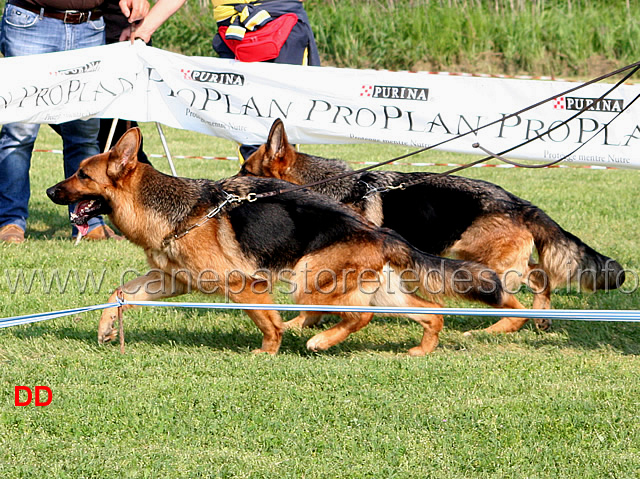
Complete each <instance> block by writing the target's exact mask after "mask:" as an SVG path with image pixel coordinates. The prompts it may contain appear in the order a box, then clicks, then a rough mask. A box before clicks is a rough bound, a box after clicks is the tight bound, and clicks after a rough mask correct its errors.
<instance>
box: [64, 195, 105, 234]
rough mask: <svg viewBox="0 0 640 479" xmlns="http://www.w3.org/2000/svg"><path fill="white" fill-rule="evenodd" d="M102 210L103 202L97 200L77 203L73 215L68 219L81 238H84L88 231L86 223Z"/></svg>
mask: <svg viewBox="0 0 640 479" xmlns="http://www.w3.org/2000/svg"><path fill="white" fill-rule="evenodd" d="M103 208H104V204H103V201H102V200H100V199H97V198H94V199H91V200H82V201H80V202H78V204H77V205H76V207H75V209H74V210H73V213H71V215H70V219H71V222H72V223H73V224H74V225H76V228H78V232H79V233H80V234H81V235H82V236H85V235H86V234H87V232H88V231H89V225H88V224H87V222H88V221H89V220H90V219H91V218H93V217H94V216H97V215H98V214H99V212H100V210H102V209H103Z"/></svg>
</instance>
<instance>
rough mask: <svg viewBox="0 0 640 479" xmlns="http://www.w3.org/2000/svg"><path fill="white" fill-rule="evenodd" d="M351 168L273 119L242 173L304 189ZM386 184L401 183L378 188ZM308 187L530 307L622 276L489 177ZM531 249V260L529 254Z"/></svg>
mask: <svg viewBox="0 0 640 479" xmlns="http://www.w3.org/2000/svg"><path fill="white" fill-rule="evenodd" d="M348 171H351V168H349V166H347V164H346V163H344V162H343V161H339V160H332V159H328V158H321V157H318V156H312V155H307V154H304V153H301V152H298V151H296V149H295V148H293V147H292V146H291V145H290V144H289V142H288V140H287V135H286V132H285V129H284V125H283V123H282V121H281V120H279V119H278V120H276V121H275V122H274V123H273V125H272V126H271V130H270V132H269V137H268V139H267V142H266V143H265V144H264V145H262V146H261V147H260V148H259V149H258V150H257V151H256V152H255V153H254V154H253V155H251V156H250V157H249V158H248V159H247V161H246V162H245V163H244V164H243V165H242V167H241V170H240V173H239V174H240V175H241V176H260V177H274V178H279V179H282V180H285V181H288V182H291V183H294V184H298V185H306V184H311V183H314V182H317V181H319V180H323V179H325V178H329V177H333V176H336V175H340V174H343V173H345V172H348ZM407 184H408V185H410V186H407V187H402V185H407ZM387 187H392V188H396V187H399V188H397V189H391V190H389V191H386V192H380V191H377V190H376V189H377V188H382V189H385V188H387ZM311 188H312V189H313V190H314V191H317V192H319V193H322V194H324V195H327V196H329V197H331V198H333V199H335V200H337V201H340V202H342V203H344V204H346V205H349V206H350V207H351V208H353V209H354V210H355V211H356V212H358V213H359V214H361V215H362V216H364V217H365V218H367V219H368V220H369V221H371V222H372V223H373V224H375V225H378V226H384V227H386V228H390V229H393V230H395V231H396V232H397V233H399V234H400V235H401V236H402V237H404V238H405V239H406V240H407V241H409V243H411V244H412V245H413V246H415V247H416V248H418V249H420V250H422V251H425V252H427V253H430V254H433V255H438V256H450V257H454V258H458V259H464V260H471V261H476V262H479V263H482V264H485V265H487V266H488V267H489V268H491V269H493V270H495V271H496V272H497V273H498V275H499V276H500V277H501V279H502V282H503V285H504V287H505V290H507V291H509V292H511V293H515V292H516V291H517V290H518V289H519V288H520V286H521V285H522V284H526V285H528V286H529V287H530V288H531V290H532V291H533V294H534V297H533V308H536V309H548V308H550V307H551V292H552V290H553V289H555V288H557V287H559V286H569V285H570V284H572V283H577V284H579V285H580V287H581V288H583V289H585V290H587V291H594V290H609V289H615V288H618V287H620V286H621V285H622V283H623V282H624V270H623V269H622V267H621V266H620V264H618V263H617V262H616V261H615V260H613V259H611V258H608V257H606V256H604V255H602V254H600V253H598V252H597V251H595V250H594V249H593V248H591V247H590V246H588V245H586V244H585V243H584V242H582V240H580V238H578V237H576V236H575V235H573V234H571V233H569V232H568V231H565V230H564V229H562V228H561V227H560V226H559V225H558V224H557V223H556V222H555V221H553V220H552V219H551V218H550V217H549V216H548V215H547V214H546V213H545V212H544V211H542V210H541V209H540V208H538V207H537V206H535V205H533V204H531V203H529V202H528V201H526V200H523V199H521V198H518V197H517V196H515V195H513V194H511V193H509V192H508V191H505V190H504V189H503V188H501V187H499V186H497V185H495V184H492V183H489V182H487V181H482V180H473V179H469V178H463V177H459V176H446V175H438V174H434V173H424V172H418V173H402V172H397V171H367V172H362V173H357V174H355V175H352V176H347V177H344V178H341V179H339V180H337V181H330V182H327V183H323V184H320V185H317V186H315V187H313V186H312V187H311ZM534 248H535V250H536V251H537V255H538V260H537V262H536V261H534V260H533V259H532V252H533V250H534ZM518 304H519V303H518ZM519 307H523V306H522V305H521V304H520V306H519ZM317 319H318V316H317V315H314V316H313V318H310V317H305V315H304V314H303V315H300V316H299V317H298V318H296V319H295V320H292V321H290V322H289V323H290V324H288V327H292V326H297V327H301V326H310V325H312V324H313V323H314V322H315V321H316V320H317ZM526 321H527V319H524V318H510V319H509V320H507V321H500V322H498V323H495V324H493V325H492V326H490V327H489V328H487V331H491V332H514V331H517V330H518V329H520V328H521V327H522V326H523V325H524V323H525V322H526ZM536 324H537V326H538V328H540V329H542V330H546V329H548V328H549V326H550V324H551V321H550V320H544V319H536Z"/></svg>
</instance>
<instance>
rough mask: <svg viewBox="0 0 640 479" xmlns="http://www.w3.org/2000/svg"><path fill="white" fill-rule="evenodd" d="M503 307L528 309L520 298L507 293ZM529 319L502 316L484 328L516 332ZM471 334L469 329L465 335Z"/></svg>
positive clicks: (494, 331) (486, 329)
mask: <svg viewBox="0 0 640 479" xmlns="http://www.w3.org/2000/svg"><path fill="white" fill-rule="evenodd" d="M502 307H503V308H508V309H527V308H525V307H524V306H523V305H522V303H521V302H520V301H518V299H517V298H516V297H515V296H514V295H512V294H508V293H505V296H504V303H503V304H502ZM527 321H529V318H516V317H507V318H501V319H500V321H498V322H496V323H493V324H492V325H491V326H489V327H488V328H485V329H484V330H485V331H486V332H488V333H515V332H516V331H518V330H519V329H520V328H522V326H524V324H525V323H526V322H527ZM469 334H471V331H467V332H466V333H465V335H469Z"/></svg>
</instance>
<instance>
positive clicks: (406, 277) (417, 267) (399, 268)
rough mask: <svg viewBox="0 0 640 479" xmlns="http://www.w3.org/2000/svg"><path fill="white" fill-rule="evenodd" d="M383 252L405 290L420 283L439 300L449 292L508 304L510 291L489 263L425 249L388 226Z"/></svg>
mask: <svg viewBox="0 0 640 479" xmlns="http://www.w3.org/2000/svg"><path fill="white" fill-rule="evenodd" d="M383 254H384V256H385V260H386V261H387V262H389V264H390V266H391V268H392V269H393V270H394V272H395V278H397V281H399V282H400V283H401V284H400V285H399V286H400V288H401V289H403V290H405V291H406V290H407V288H410V289H415V286H417V288H418V290H419V291H420V293H422V295H424V296H425V297H426V298H428V299H431V300H434V301H436V302H440V301H441V298H442V296H447V297H455V298H461V299H466V300H471V301H479V302H482V303H485V304H488V305H489V306H494V307H500V306H503V304H504V300H505V294H506V293H504V292H503V288H502V283H501V282H500V278H499V277H498V275H497V274H496V272H495V271H493V270H492V269H490V268H488V267H487V266H485V265H482V264H480V263H476V262H474V261H460V260H454V259H449V258H441V257H438V256H434V255H431V254H428V253H424V252H422V251H419V250H417V249H416V248H414V247H413V246H411V245H410V244H409V243H407V242H406V241H404V240H403V239H402V238H401V237H400V236H398V235H397V233H395V232H393V231H391V230H387V237H386V239H385V242H384V247H383ZM438 297H439V298H440V299H438Z"/></svg>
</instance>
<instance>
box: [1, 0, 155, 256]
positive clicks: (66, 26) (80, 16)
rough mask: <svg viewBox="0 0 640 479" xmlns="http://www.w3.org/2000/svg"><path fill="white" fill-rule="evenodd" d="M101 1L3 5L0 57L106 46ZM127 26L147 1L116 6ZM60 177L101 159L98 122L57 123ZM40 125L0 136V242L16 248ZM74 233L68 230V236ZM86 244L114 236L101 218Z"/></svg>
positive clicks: (12, 126)
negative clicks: (90, 160) (91, 159)
mask: <svg viewBox="0 0 640 479" xmlns="http://www.w3.org/2000/svg"><path fill="white" fill-rule="evenodd" d="M101 3H102V0H39V3H38V5H36V4H35V3H32V2H31V0H7V3H6V5H5V9H4V13H3V15H2V22H1V23H0V52H2V54H3V55H4V56H5V57H15V56H22V55H34V54H39V53H52V52H59V51H66V50H75V49H78V48H88V47H94V46H100V45H103V44H104V43H105V33H104V29H105V26H104V19H103V18H102V12H101V11H100V10H99V6H100V4H101ZM120 7H121V9H122V11H123V13H124V14H125V15H126V16H127V18H129V20H130V21H135V20H139V19H141V18H144V16H145V15H146V13H147V12H148V11H149V4H148V2H147V0H121V1H120ZM58 126H59V130H60V133H61V135H62V144H63V157H64V174H65V177H68V176H70V175H72V174H73V173H74V172H75V171H76V170H77V169H78V166H79V164H80V162H81V161H82V160H83V159H85V158H87V157H89V156H92V155H96V154H98V153H100V150H99V147H98V141H97V137H98V131H99V129H100V120H99V119H98V118H92V119H89V120H72V121H68V122H65V123H61V124H60V125H58ZM39 129H40V125H39V124H30V123H7V124H5V125H3V126H2V130H0V241H4V242H9V243H21V242H23V241H24V234H25V231H26V228H27V218H28V216H29V213H28V203H29V197H30V185H29V169H30V167H31V154H32V152H33V147H34V143H35V141H36V137H37V135H38V131H39ZM76 234H77V231H76V230H75V227H74V228H73V233H72V235H74V236H75V235H76ZM87 237H88V238H89V239H108V238H110V237H114V238H115V237H116V235H115V233H114V232H113V231H112V230H111V229H110V228H109V227H108V226H106V225H105V224H104V221H103V219H102V218H100V217H98V218H93V219H92V220H91V221H90V222H89V233H88V235H87Z"/></svg>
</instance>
